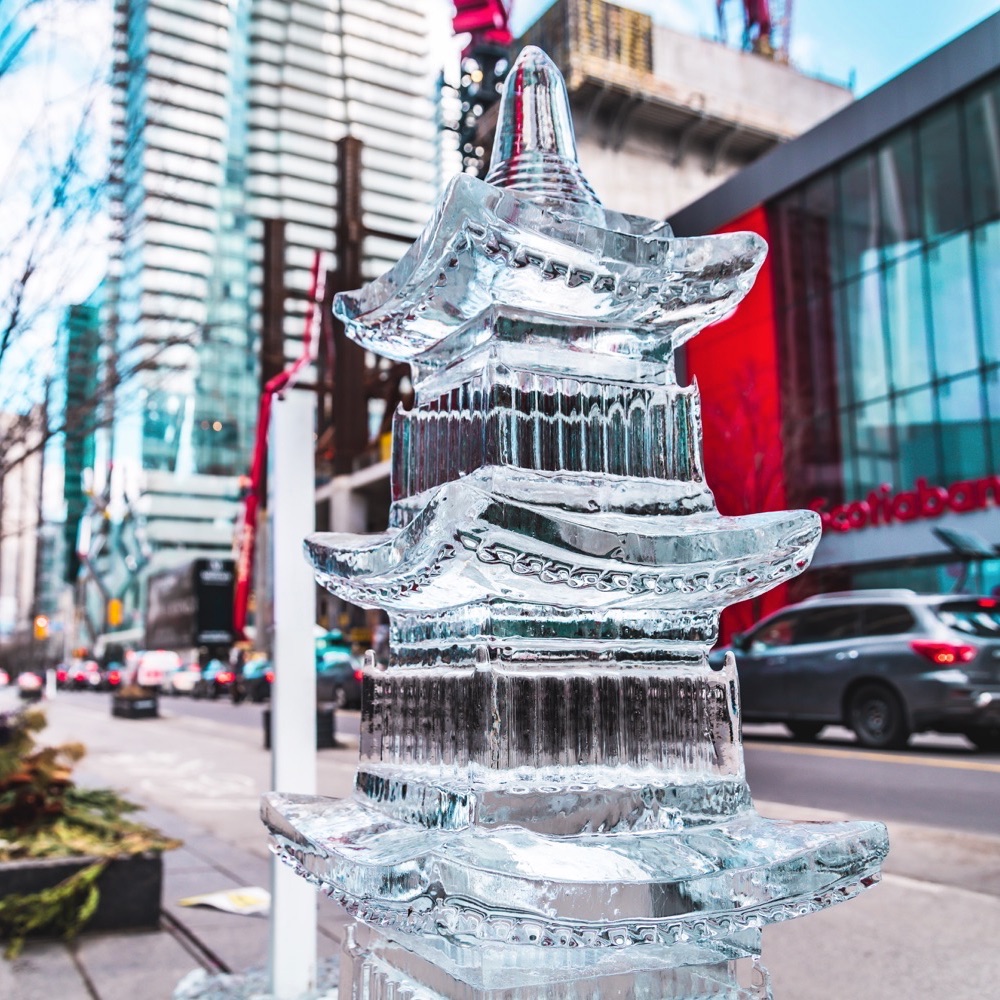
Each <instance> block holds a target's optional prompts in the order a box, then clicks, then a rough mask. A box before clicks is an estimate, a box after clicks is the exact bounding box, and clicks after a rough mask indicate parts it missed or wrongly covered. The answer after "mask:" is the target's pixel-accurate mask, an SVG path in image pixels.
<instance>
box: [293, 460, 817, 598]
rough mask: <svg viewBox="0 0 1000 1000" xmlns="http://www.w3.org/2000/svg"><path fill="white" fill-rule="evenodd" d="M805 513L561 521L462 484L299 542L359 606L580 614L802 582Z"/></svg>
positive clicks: (549, 509) (810, 524)
mask: <svg viewBox="0 0 1000 1000" xmlns="http://www.w3.org/2000/svg"><path fill="white" fill-rule="evenodd" d="M819 536H820V521H819V517H818V516H817V515H816V514H815V513H814V512H812V511H781V512H769V513H763V514H751V515H746V516H742V517H723V516H721V515H719V514H718V513H716V512H714V511H711V512H703V513H696V514H690V515H687V516H674V515H649V514H629V513H610V512H607V511H603V512H596V513H585V512H579V511H572V512H570V511H566V510H562V509H560V508H558V507H553V506H548V505H542V504H532V503H528V502H523V501H513V500H510V499H505V498H498V497H496V496H494V495H492V494H490V493H488V492H486V491H484V490H482V489H479V488H478V487H477V486H476V485H475V484H474V482H473V481H471V480H470V479H469V478H465V479H461V480H458V481H456V482H452V483H448V484H446V485H444V486H442V487H441V488H440V489H438V490H437V491H436V492H435V493H434V494H433V496H432V498H431V499H430V501H429V502H428V503H427V505H426V506H425V507H424V509H423V510H421V511H420V512H419V513H417V514H416V516H415V517H414V518H413V520H412V521H410V522H409V524H407V525H406V526H405V527H402V528H398V529H390V530H389V531H386V532H383V533H381V534H376V535H349V534H337V533H321V534H315V535H312V536H310V537H309V538H307V539H306V542H305V548H306V554H307V557H308V559H309V561H310V562H311V563H312V565H313V567H314V568H315V571H316V575H317V579H318V580H319V582H320V583H322V584H323V585H324V586H325V587H327V588H328V589H330V590H331V591H332V592H333V593H335V594H337V595H338V596H340V597H343V598H344V599H346V600H349V601H351V602H353V603H355V604H360V605H362V606H364V607H380V608H384V609H386V610H389V611H399V610H421V609H423V610H435V609H444V608H450V607H455V606H459V605H464V604H470V603H472V602H475V601H480V600H487V599H491V598H492V599H500V600H507V601H512V602H523V603H527V604H537V603H545V604H548V605H553V606H560V607H572V608H578V609H580V610H589V611H599V610H606V609H612V608H618V609H633V610H635V609H645V608H664V609H666V608H671V609H676V610H682V609H685V610H686V609H695V608H720V609H721V608H722V607H724V606H725V605H728V604H732V603H733V602H735V601H743V600H746V599H748V598H751V597H755V596H757V595H758V594H761V593H763V592H764V591H766V590H768V589H770V588H771V587H773V586H774V585H775V583H777V582H778V581H780V580H781V579H783V578H785V577H788V576H792V575H795V574H796V573H799V572H801V571H802V570H803V569H804V568H805V567H806V566H807V565H808V562H809V560H810V558H811V557H812V553H813V551H814V549H815V547H816V544H817V542H818V541H819Z"/></svg>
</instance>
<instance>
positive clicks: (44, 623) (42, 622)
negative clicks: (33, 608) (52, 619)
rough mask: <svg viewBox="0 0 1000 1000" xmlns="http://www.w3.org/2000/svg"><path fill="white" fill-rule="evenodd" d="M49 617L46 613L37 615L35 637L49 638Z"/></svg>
mask: <svg viewBox="0 0 1000 1000" xmlns="http://www.w3.org/2000/svg"><path fill="white" fill-rule="evenodd" d="M48 637H49V619H48V617H47V616H46V615H35V638H36V639H48Z"/></svg>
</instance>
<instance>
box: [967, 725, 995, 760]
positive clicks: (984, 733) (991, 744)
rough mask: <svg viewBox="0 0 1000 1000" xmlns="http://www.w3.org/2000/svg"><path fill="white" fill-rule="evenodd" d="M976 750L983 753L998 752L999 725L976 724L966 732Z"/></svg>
mask: <svg viewBox="0 0 1000 1000" xmlns="http://www.w3.org/2000/svg"><path fill="white" fill-rule="evenodd" d="M965 736H966V738H967V739H968V740H970V741H971V742H972V744H973V746H975V748H976V749H977V750H982V751H983V753H997V752H1000V726H977V727H976V728H975V729H970V730H969V731H968V732H967V733H966V734H965Z"/></svg>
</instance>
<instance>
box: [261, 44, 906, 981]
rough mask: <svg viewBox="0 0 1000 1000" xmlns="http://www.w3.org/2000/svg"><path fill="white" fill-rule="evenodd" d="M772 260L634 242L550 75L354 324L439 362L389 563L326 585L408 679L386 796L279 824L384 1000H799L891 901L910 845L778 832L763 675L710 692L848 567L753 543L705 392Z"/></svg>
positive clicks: (385, 774) (314, 556) (688, 243)
mask: <svg viewBox="0 0 1000 1000" xmlns="http://www.w3.org/2000/svg"><path fill="white" fill-rule="evenodd" d="M765 250H766V248H765V245H764V243H763V241H762V240H761V239H760V238H759V237H757V236H756V235H754V234H751V233H736V234H729V235H725V236H706V237H700V238H696V239H677V238H675V237H674V236H673V235H672V234H671V232H670V230H669V228H668V227H667V226H666V225H665V224H662V223H657V222H654V221H652V220H642V219H636V218H633V217H628V216H623V215H620V214H618V213H615V212H611V211H608V210H606V209H605V208H604V207H603V206H602V205H601V204H600V202H599V201H598V200H597V198H596V196H595V195H594V193H593V191H592V190H591V188H590V186H589V185H588V184H587V183H586V181H585V179H584V178H583V177H582V174H581V173H580V170H579V166H578V164H577V163H576V152H575V143H574V140H573V135H572V128H571V125H570V121H569V112H568V105H567V103H566V96H565V89H564V85H563V82H562V79H561V77H560V76H559V73H558V71H557V70H556V68H555V67H554V66H553V65H552V63H551V62H550V61H549V60H548V58H547V57H546V56H545V55H544V53H542V52H541V51H540V50H538V49H534V48H528V49H525V50H524V52H522V54H521V56H520V57H519V59H518V61H517V62H516V64H515V66H514V68H513V70H512V71H511V75H510V77H509V78H508V82H507V85H506V91H505V94H504V98H503V101H502V104H501V109H500V124H499V128H498V138H497V143H496V147H495V151H494V160H493V163H492V165H491V169H490V172H489V174H488V175H487V179H486V181H479V180H477V179H475V178H472V177H469V176H462V177H459V178H456V179H455V181H453V182H452V184H451V185H450V187H449V188H448V190H447V192H446V194H445V195H444V198H443V200H442V202H441V204H440V206H439V207H438V209H437V211H436V213H435V215H434V218H433V219H432V220H431V222H430V223H429V224H428V226H427V228H426V230H425V232H424V233H423V235H422V236H421V237H420V239H418V240H417V242H416V243H415V244H414V246H413V247H412V248H411V249H410V250H409V251H408V252H407V254H406V255H405V256H404V257H403V259H402V260H401V261H400V262H399V263H398V264H397V265H396V266H395V267H394V268H393V269H392V270H391V271H389V272H388V273H387V274H386V275H384V276H383V277H381V278H379V279H377V280H376V281H374V282H372V283H370V284H369V285H368V286H366V287H365V288H364V289H362V290H360V291H358V292H352V293H348V294H342V295H340V296H338V298H337V301H336V304H335V311H336V313H337V315H338V316H339V317H340V318H341V319H342V320H343V321H344V323H345V324H346V327H347V329H348V332H349V333H350V335H351V336H352V337H353V338H354V339H355V340H357V341H358V342H359V343H361V344H363V345H364V346H365V347H367V348H370V349H371V350H374V351H377V352H378V353H380V354H383V355H385V356H387V357H391V358H397V359H403V360H406V361H409V362H410V364H411V365H412V368H413V372H414V386H415V402H414V406H413V409H412V410H411V411H409V412H404V411H402V410H400V411H399V412H397V413H396V415H395V420H394V433H393V455H392V496H393V504H392V511H391V515H390V527H389V529H388V530H387V531H386V532H384V533H381V534H377V535H372V536H360V537H359V536H352V535H343V534H332V533H326V534H318V535H314V536H312V537H310V538H309V539H307V540H306V553H307V557H308V558H309V560H310V561H311V563H312V565H313V566H314V567H315V571H316V576H317V579H318V580H319V581H320V582H321V583H322V584H323V585H324V586H326V587H328V588H329V589H330V590H331V591H333V592H334V593H335V594H338V595H340V596H341V597H343V598H345V599H346V600H349V601H351V602H353V603H355V604H359V605H361V606H363V607H378V608H383V609H384V610H385V611H386V612H387V613H388V615H389V619H390V635H391V655H390V657H389V660H388V662H387V663H376V662H375V661H374V658H373V657H369V660H368V662H367V665H366V668H365V672H364V681H363V687H364V698H363V709H362V720H361V748H360V756H361V761H360V767H359V770H358V773H357V780H356V787H355V792H354V794H353V796H352V797H351V798H350V799H347V800H343V801H334V800H325V799H316V798H309V799H302V798H299V797H295V796H283V795H277V794H274V795H270V796H267V797H266V798H265V801H264V804H263V816H264V820H265V822H266V824H267V826H268V827H269V829H270V831H271V833H272V840H273V844H274V846H275V849H276V850H277V851H278V853H279V854H280V855H281V856H282V857H283V858H285V860H287V861H288V862H289V863H290V864H293V865H294V866H295V867H296V868H297V869H298V870H299V872H300V873H301V874H302V875H303V876H305V877H307V878H309V879H311V880H313V881H315V882H316V883H317V884H319V885H321V886H322V887H323V888H324V889H325V890H326V891H327V892H329V893H330V894H332V895H333V896H335V897H336V898H338V899H340V900H341V901H342V902H343V903H344V905H345V906H346V907H348V909H349V910H350V911H352V912H353V913H354V914H356V915H357V916H358V917H359V918H360V920H361V921H362V922H363V924H361V925H359V930H358V933H359V937H358V938H357V939H356V941H355V944H354V945H353V946H352V947H354V949H355V952H356V954H357V956H359V957H358V958H357V961H356V962H355V963H354V964H355V972H354V973H353V975H354V976H355V978H354V980H353V981H352V982H353V983H354V986H353V987H352V988H354V989H357V990H359V991H361V992H358V993H357V995H358V996H362V995H363V996H366V997H367V996H371V997H373V998H375V997H381V996H385V997H389V996H394V995H396V994H394V993H392V990H393V989H396V988H397V986H398V983H397V982H396V980H395V979H393V977H394V976H396V977H399V976H402V977H403V978H402V979H400V980H399V982H402V981H403V980H405V981H406V982H409V983H411V984H412V983H417V984H423V985H421V986H419V989H422V990H425V991H426V993H419V992H415V993H413V996H417V995H421V996H422V995H427V996H456V997H457V996H463V997H464V996H469V997H473V996H474V997H480V996H481V997H494V996H496V997H499V996H501V995H502V996H504V997H507V996H509V997H515V996H516V997H520V996H524V997H529V996H540V995H544V996H556V995H558V996H565V997H566V998H567V1000H570V998H572V1000H577V998H582V997H584V996H598V995H601V991H602V990H604V991H605V992H604V995H607V996H610V995H615V994H614V992H613V991H614V990H616V989H617V988H618V987H617V986H613V985H611V984H612V983H613V982H614V983H620V981H622V980H620V979H619V978H616V977H621V976H623V975H626V976H627V975H631V976H632V977H633V978H632V980H631V982H632V986H631V987H630V989H631V991H632V992H631V995H634V996H636V997H640V996H642V997H645V996H648V997H650V998H652V997H665V996H677V997H681V996H685V997H694V996H702V995H704V996H726V997H733V998H735V997H744V996H745V997H751V996H753V997H757V996H766V995H769V994H770V990H769V987H768V986H767V984H766V981H765V980H766V977H764V978H763V979H762V980H761V981H760V982H758V983H757V984H756V985H755V986H749V987H747V986H741V985H739V984H738V983H737V981H736V979H735V976H734V973H733V971H732V963H733V961H734V960H735V959H736V958H738V957H740V956H744V955H750V954H753V953H755V952H756V951H759V939H760V928H761V927H762V926H763V925H764V924H766V923H768V922H771V921H776V920H783V919H786V918H789V917H794V916H798V915H800V914H804V913H807V912H809V911H811V910H815V909H818V908H820V907H823V906H826V905H828V904H830V903H832V902H835V901H837V900H841V899H846V898H849V897H850V896H852V895H854V894H855V893H857V892H859V891H860V890H861V889H863V888H865V887H867V886H868V885H870V884H872V883H873V882H875V881H877V880H878V878H879V871H880V863H881V861H882V859H883V858H884V856H885V854H886V851H887V849H888V843H887V838H886V832H885V828H884V827H883V826H882V825H881V824H878V823H871V822H850V823H790V822H778V821H773V820H767V819H764V818H762V817H760V816H759V815H758V814H757V813H756V811H755V810H754V808H753V803H752V800H751V797H750V792H749V789H748V788H747V783H746V777H745V771H744V766H743V754H742V747H741V740H740V709H739V684H738V679H737V675H736V666H735V661H734V660H733V658H732V656H731V655H730V656H729V657H728V658H727V660H726V663H725V665H724V666H723V667H722V668H721V669H719V670H715V669H713V668H712V667H711V666H710V665H709V662H708V656H707V654H708V650H709V649H710V648H711V647H712V645H713V644H714V643H715V641H716V640H717V638H718V622H719V613H720V611H721V610H722V608H724V607H725V606H726V605H728V604H731V603H733V602H736V601H740V600H744V599H746V598H748V597H752V596H754V595H756V594H759V593H762V592H763V591H766V590H768V589H769V588H771V587H773V586H774V585H776V584H777V583H780V582H781V581H783V580H786V579H788V578H789V577H790V576H792V575H794V574H796V573H798V572H801V570H802V569H804V568H805V567H806V565H807V564H808V561H809V559H810V558H811V555H812V553H813V550H814V549H815V546H816V543H817V541H818V539H819V533H820V524H819V518H818V517H817V515H816V514H815V513H813V512H811V511H782V512H769V513H763V514H755V515H749V516H743V517H722V516H720V515H719V513H718V511H717V509H716V507H715V502H714V498H713V497H712V493H711V490H710V489H709V487H708V485H707V484H706V482H705V478H704V473H703V467H702V457H701V442H702V434H701V415H700V403H699V397H698V390H697V386H696V385H691V386H681V385H678V384H677V382H676V379H675V376H674V366H673V352H674V350H675V349H676V347H677V346H678V345H679V344H681V343H683V342H684V341H685V340H686V339H688V338H689V337H692V336H694V335H695V334H697V333H698V331H699V330H700V329H701V328H702V327H704V326H705V325H706V324H707V323H709V322H711V321H712V320H714V319H716V318H718V317H719V316H721V315H722V314H723V313H725V312H726V311H728V310H730V309H732V308H733V307H734V306H735V305H736V304H737V302H738V301H739V300H740V299H741V298H742V297H743V295H745V294H746V292H747V290H748V289H749V287H750V285H751V284H752V281H753V278H754V276H755V274H756V272H757V270H758V268H759V267H760V264H761V261H762V260H763V258H764V254H765ZM361 938H364V939H365V941H366V942H367V943H366V944H364V945H362V944H358V943H357V941H358V940H360V939H361ZM349 951H350V949H349ZM623 955H624V956H626V957H623ZM387 956H395V957H394V958H392V959H391V961H390V958H389V957H387ZM393 962H395V963H396V964H395V965H393ZM390 967H391V968H390ZM393 969H394V970H395V971H392V970H393ZM380 970H381V971H380ZM387 970H388V971H387ZM421 970H423V971H421ZM428 970H435V971H433V972H431V971H428ZM442 970H445V971H442ZM628 970H631V972H629V971H628ZM365 977H368V978H367V979H366V978H365ZM442 977H444V980H447V981H448V982H451V983H452V985H451V986H446V985H442V982H443V980H442ZM574 977H575V978H574ZM699 977H701V978H700V979H699ZM362 980H364V982H366V983H367V985H364V986H363V985H359V984H362ZM570 982H575V983H576V984H577V985H575V986H571V985H568V984H569V983H570ZM393 983H396V986H394V985H393ZM457 983H461V984H464V985H463V986H462V988H461V989H459V988H458V986H456V985H455V984H457ZM557 983H559V984H561V985H559V986H558V989H557V987H556V985H555V984H557ZM601 983H604V985H603V986H601V985H600V984H601ZM435 984H436V985H435ZM581 984H583V985H581ZM699 984H700V985H699ZM413 988H414V989H417V987H416V986H414V987H413ZM595 990H596V992H595ZM366 991H367V992H366ZM498 991H499V992H498ZM608 991H612V992H608Z"/></svg>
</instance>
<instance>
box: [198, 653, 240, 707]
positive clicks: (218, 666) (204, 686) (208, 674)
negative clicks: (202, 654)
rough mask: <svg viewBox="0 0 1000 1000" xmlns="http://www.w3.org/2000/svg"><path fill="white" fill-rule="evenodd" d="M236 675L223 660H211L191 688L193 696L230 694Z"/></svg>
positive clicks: (204, 696)
mask: <svg viewBox="0 0 1000 1000" xmlns="http://www.w3.org/2000/svg"><path fill="white" fill-rule="evenodd" d="M234 677H235V675H234V674H233V672H232V670H230V669H229V667H227V666H226V664H225V663H223V662H222V660H209V661H208V663H206V664H205V668H204V670H202V672H201V675H200V676H199V677H198V679H197V680H196V681H195V682H194V686H193V687H192V688H191V697H192V698H218V697H220V696H221V695H224V694H228V693H229V689H230V686H231V685H232V683H233V678H234Z"/></svg>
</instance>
